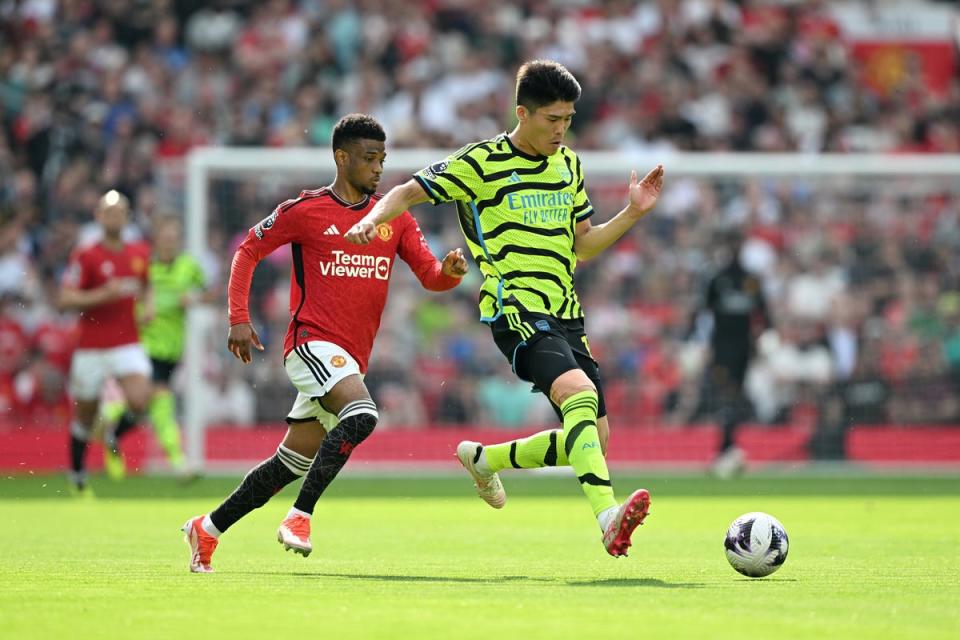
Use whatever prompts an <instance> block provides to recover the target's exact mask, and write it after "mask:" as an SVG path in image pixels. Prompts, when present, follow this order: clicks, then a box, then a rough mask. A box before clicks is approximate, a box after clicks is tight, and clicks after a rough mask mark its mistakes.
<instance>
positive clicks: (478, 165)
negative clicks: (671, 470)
mask: <svg viewBox="0 0 960 640" xmlns="http://www.w3.org/2000/svg"><path fill="white" fill-rule="evenodd" d="M414 178H415V179H416V180H417V182H419V183H420V185H421V186H422V187H423V189H424V190H425V191H426V192H427V194H428V195H429V196H430V198H431V200H432V201H433V203H434V204H439V203H441V202H451V201H453V202H456V205H457V212H458V214H459V218H460V228H461V229H462V230H463V235H464V237H465V238H466V241H467V246H468V247H469V249H470V252H471V253H472V254H473V257H474V260H475V261H476V263H477V266H478V267H479V269H480V273H481V274H482V275H483V278H484V280H483V285H482V286H481V288H480V301H479V302H480V319H481V320H482V321H483V322H492V321H493V320H495V319H496V318H498V317H500V315H501V314H505V313H506V314H513V313H520V312H522V311H526V312H534V313H544V314H547V315H551V316H554V317H557V318H567V319H571V318H581V317H583V311H582V309H581V307H580V302H579V300H578V299H577V294H576V292H575V291H574V290H573V272H574V269H575V268H576V266H577V256H576V254H575V253H574V250H573V241H574V228H575V226H576V224H577V223H578V222H581V221H583V220H586V219H587V218H589V217H590V216H591V215H593V206H592V205H591V204H590V199H589V198H588V197H587V192H586V190H585V189H584V186H583V169H582V168H581V166H580V160H579V158H577V156H576V154H575V153H574V152H573V151H572V150H571V149H569V148H568V147H565V146H561V147H560V148H559V149H558V150H557V152H556V153H554V154H553V155H552V156H549V157H548V156H532V155H529V154H526V153H524V152H522V151H520V150H519V149H517V148H516V147H515V146H514V145H513V144H512V143H511V142H510V139H509V137H508V136H507V134H505V133H503V134H500V135H498V136H497V137H495V138H492V139H490V140H484V141H482V142H477V143H474V144H470V145H467V146H465V147H464V148H462V149H460V150H459V151H457V152H456V153H454V154H453V155H451V156H449V157H448V158H446V159H445V160H443V161H441V162H437V163H434V164H432V165H430V166H429V167H427V168H425V169H422V170H421V171H418V172H417V173H415V174H414Z"/></svg>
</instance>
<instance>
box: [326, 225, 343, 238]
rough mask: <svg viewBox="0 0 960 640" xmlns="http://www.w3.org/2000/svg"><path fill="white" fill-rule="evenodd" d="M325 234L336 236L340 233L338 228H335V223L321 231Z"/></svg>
mask: <svg viewBox="0 0 960 640" xmlns="http://www.w3.org/2000/svg"><path fill="white" fill-rule="evenodd" d="M323 235H325V236H338V235H340V229H337V225H335V224H332V225H330V226H329V227H327V230H326V231H324V232H323Z"/></svg>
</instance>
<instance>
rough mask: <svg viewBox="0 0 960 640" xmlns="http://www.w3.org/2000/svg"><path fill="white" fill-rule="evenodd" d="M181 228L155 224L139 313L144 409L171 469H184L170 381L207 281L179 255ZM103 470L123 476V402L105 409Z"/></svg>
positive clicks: (166, 221)
mask: <svg viewBox="0 0 960 640" xmlns="http://www.w3.org/2000/svg"><path fill="white" fill-rule="evenodd" d="M182 236H183V229H182V225H181V223H180V220H179V219H178V218H175V217H173V216H163V217H160V218H159V219H158V220H157V221H156V222H155V224H154V229H153V242H152V245H153V246H152V252H151V255H150V270H149V281H150V292H151V295H150V296H149V298H148V301H147V303H146V304H145V305H144V306H143V307H142V308H141V309H140V322H141V339H142V342H143V345H144V347H145V348H146V351H147V355H148V356H150V362H151V364H152V365H153V395H152V397H151V400H150V404H149V407H148V410H147V416H148V417H149V419H150V424H151V425H152V426H153V430H154V433H155V434H156V437H157V441H158V442H159V443H160V446H161V447H162V448H163V451H164V453H166V456H167V460H168V461H169V462H170V467H171V468H172V469H174V470H175V471H177V472H183V471H184V457H183V449H182V447H181V445H180V427H179V425H178V424H177V406H176V399H175V398H174V395H173V391H172V390H171V388H170V379H171V378H172V377H173V373H174V371H175V370H176V368H177V365H178V364H179V363H180V358H181V356H182V355H183V346H184V338H185V324H186V311H187V307H189V306H190V305H191V304H194V303H196V302H198V301H200V300H201V299H203V298H204V297H205V296H206V278H205V277H204V274H203V269H202V268H201V267H200V263H198V262H197V260H196V259H195V258H193V257H192V256H190V255H189V254H187V253H183V252H181V240H182ZM103 417H104V420H105V421H106V422H107V424H111V423H115V424H114V427H113V428H112V429H109V428H108V429H106V430H105V440H106V442H105V444H106V446H105V447H104V466H105V468H106V471H107V474H108V475H109V476H110V477H111V478H113V479H115V480H119V479H121V478H123V477H124V475H125V474H126V465H125V463H124V460H123V456H122V455H121V453H120V446H119V441H120V438H121V437H122V436H123V434H124V433H126V432H127V431H129V430H130V429H132V428H133V427H135V426H136V425H137V418H136V417H135V416H134V415H133V414H131V413H130V412H129V411H127V410H126V407H125V406H124V405H123V404H122V403H113V404H110V405H107V406H106V407H105V409H104V416H103Z"/></svg>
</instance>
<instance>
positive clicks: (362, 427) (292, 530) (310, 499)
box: [277, 375, 379, 556]
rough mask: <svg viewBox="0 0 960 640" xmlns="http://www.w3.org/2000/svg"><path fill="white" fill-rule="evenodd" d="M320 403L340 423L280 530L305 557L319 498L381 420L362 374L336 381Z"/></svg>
mask: <svg viewBox="0 0 960 640" xmlns="http://www.w3.org/2000/svg"><path fill="white" fill-rule="evenodd" d="M321 402H322V404H323V406H324V407H325V408H326V409H327V410H328V411H329V412H330V413H333V414H336V416H337V419H338V422H337V425H336V426H335V427H334V428H333V429H331V430H330V432H329V433H328V434H327V437H326V438H325V439H324V440H323V444H321V445H320V451H319V452H318V453H317V457H316V458H314V460H313V464H311V465H310V469H309V470H308V471H307V474H306V476H305V477H304V479H303V485H302V486H301V487H300V493H299V494H298V495H297V499H296V501H295V502H294V503H293V508H291V509H290V512H289V513H288V514H287V518H286V519H285V520H284V521H283V523H282V524H281V525H280V529H279V530H278V532H277V538H278V540H279V541H280V542H281V543H282V544H283V546H284V548H285V549H287V550H288V551H289V550H291V549H292V550H293V551H294V552H296V553H300V554H302V555H303V556H308V555H310V552H311V551H312V550H313V547H312V545H311V543H310V539H309V535H310V519H311V517H312V516H313V510H314V508H315V507H316V505H317V501H318V500H319V499H320V496H321V495H323V492H324V491H326V489H327V487H329V486H330V483H332V482H333V480H334V479H335V478H336V477H337V474H338V473H340V470H341V469H343V467H344V465H345V464H346V463H347V460H349V459H350V454H351V453H352V452H353V450H354V449H356V448H357V447H358V446H359V445H360V444H361V443H362V442H363V441H364V440H366V439H367V437H368V436H369V435H370V434H371V433H373V430H374V428H375V427H376V426H377V420H378V419H379V414H378V413H377V406H376V405H375V404H374V402H373V400H371V399H370V393H369V391H367V387H366V385H364V384H363V379H362V378H361V377H360V376H359V375H350V376H347V377H346V378H344V379H342V380H340V381H339V382H337V383H336V384H335V385H334V386H333V388H331V389H330V391H329V392H328V393H327V394H326V395H324V396H323V397H322V400H321ZM304 534H305V535H304Z"/></svg>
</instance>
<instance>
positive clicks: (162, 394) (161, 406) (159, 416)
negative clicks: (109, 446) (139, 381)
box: [147, 358, 184, 471]
mask: <svg viewBox="0 0 960 640" xmlns="http://www.w3.org/2000/svg"><path fill="white" fill-rule="evenodd" d="M150 364H151V365H152V367H153V396H152V397H151V398H150V404H149V406H148V407H147V415H148V416H149V417H150V425H151V426H152V427H153V432H154V434H155V435H156V436H157V442H159V443H160V447H161V448H162V449H163V451H164V453H166V454H167V460H168V461H169V462H170V467H171V468H172V469H173V470H174V471H182V470H183V467H184V457H183V448H182V447H181V444H180V425H178V424H177V400H176V398H175V397H174V395H173V390H172V389H171V388H170V379H171V378H172V377H173V372H174V371H176V368H177V364H178V363H177V362H176V361H172V360H160V359H157V358H150Z"/></svg>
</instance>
